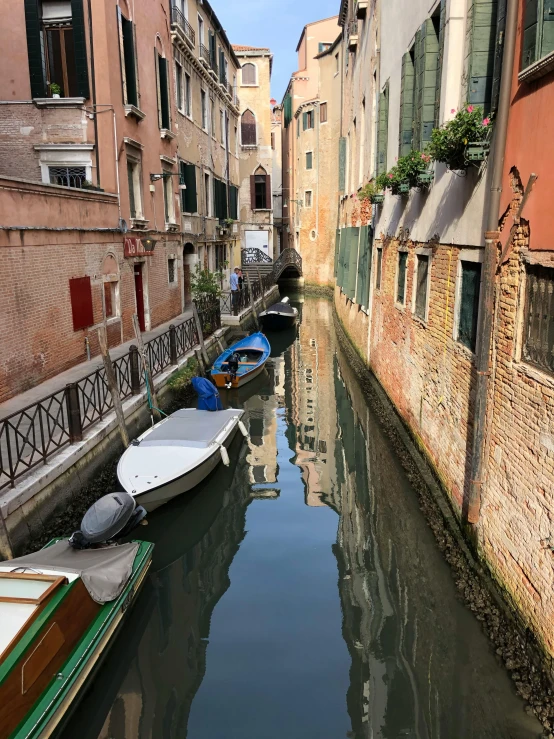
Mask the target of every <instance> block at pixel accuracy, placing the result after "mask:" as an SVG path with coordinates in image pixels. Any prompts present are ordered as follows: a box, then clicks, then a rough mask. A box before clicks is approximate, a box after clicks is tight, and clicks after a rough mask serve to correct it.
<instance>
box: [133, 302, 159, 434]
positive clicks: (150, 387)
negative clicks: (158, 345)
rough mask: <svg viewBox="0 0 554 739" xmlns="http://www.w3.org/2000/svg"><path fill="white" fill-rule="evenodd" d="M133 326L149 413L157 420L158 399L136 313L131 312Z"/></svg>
mask: <svg viewBox="0 0 554 739" xmlns="http://www.w3.org/2000/svg"><path fill="white" fill-rule="evenodd" d="M133 328H134V329H135V336H136V339H137V345H138V352H139V355H140V359H141V364H142V370H143V372H144V379H145V381H146V392H147V394H149V396H150V403H151V407H150V414H151V416H152V419H154V418H155V419H156V420H159V418H160V412H159V410H158V399H157V398H156V391H155V390H154V383H153V381H152V373H151V371H150V364H149V362H148V357H147V356H146V349H145V348H144V342H143V340H142V334H141V332H140V323H139V320H138V316H137V314H136V313H134V314H133Z"/></svg>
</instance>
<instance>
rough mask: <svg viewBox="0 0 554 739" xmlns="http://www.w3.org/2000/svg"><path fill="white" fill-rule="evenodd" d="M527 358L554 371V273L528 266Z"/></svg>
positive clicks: (524, 344) (525, 327) (524, 348)
mask: <svg viewBox="0 0 554 739" xmlns="http://www.w3.org/2000/svg"><path fill="white" fill-rule="evenodd" d="M524 321H525V322H524V331H525V334H524V343H523V357H524V359H525V361H527V362H530V363H531V364H534V365H536V366H537V367H540V368H541V369H545V370H548V371H549V372H554V270H553V269H548V268H546V267H540V266H528V267H527V285H526V295H525V319H524Z"/></svg>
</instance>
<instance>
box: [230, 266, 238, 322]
mask: <svg viewBox="0 0 554 739" xmlns="http://www.w3.org/2000/svg"><path fill="white" fill-rule="evenodd" d="M239 272H240V269H239V268H238V267H235V271H234V272H233V273H232V275H231V279H230V281H229V282H230V284H231V310H232V311H233V313H234V312H235V310H236V308H237V305H238V298H239Z"/></svg>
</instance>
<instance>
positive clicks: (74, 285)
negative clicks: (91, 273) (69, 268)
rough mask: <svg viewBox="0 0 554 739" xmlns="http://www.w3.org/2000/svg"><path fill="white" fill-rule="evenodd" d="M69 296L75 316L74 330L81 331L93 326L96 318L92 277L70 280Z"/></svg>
mask: <svg viewBox="0 0 554 739" xmlns="http://www.w3.org/2000/svg"><path fill="white" fill-rule="evenodd" d="M69 295H70V299H71V313H72V316H73V330H74V331H80V330H81V329H83V328H88V327H89V326H92V325H93V324H94V317H93V310H92V289H91V286H90V277H75V278H74V279H72V280H69Z"/></svg>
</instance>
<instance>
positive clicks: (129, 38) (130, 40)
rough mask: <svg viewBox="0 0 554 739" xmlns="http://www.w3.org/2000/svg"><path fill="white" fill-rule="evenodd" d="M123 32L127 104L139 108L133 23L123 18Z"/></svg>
mask: <svg viewBox="0 0 554 739" xmlns="http://www.w3.org/2000/svg"><path fill="white" fill-rule="evenodd" d="M121 30H122V34H123V57H124V61H125V83H126V87H127V100H126V102H127V103H128V104H129V105H136V106H138V96H137V72H136V65H135V40H134V33H133V24H132V22H131V21H128V20H127V19H126V18H123V17H121Z"/></svg>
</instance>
